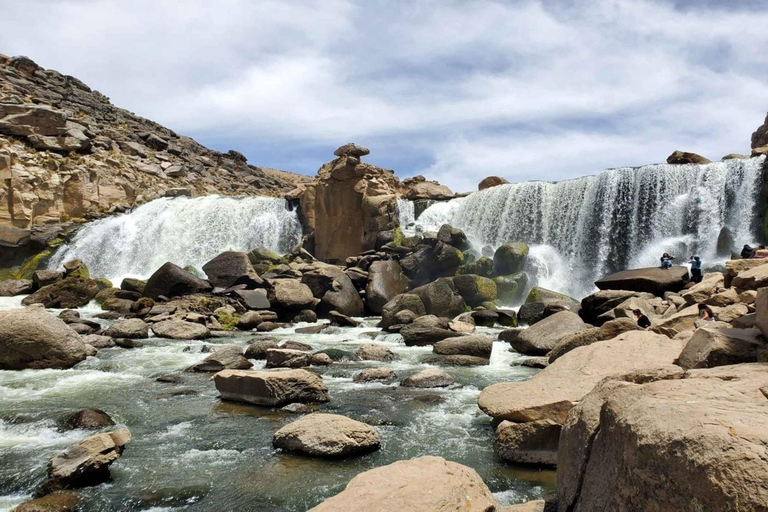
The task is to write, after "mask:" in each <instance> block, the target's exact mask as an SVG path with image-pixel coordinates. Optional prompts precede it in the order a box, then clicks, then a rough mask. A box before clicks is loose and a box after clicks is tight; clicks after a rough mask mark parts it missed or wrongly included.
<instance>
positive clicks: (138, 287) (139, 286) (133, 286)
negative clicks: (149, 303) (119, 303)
mask: <svg viewBox="0 0 768 512" xmlns="http://www.w3.org/2000/svg"><path fill="white" fill-rule="evenodd" d="M146 286H147V282H146V281H145V280H143V279H134V278H132V277H126V278H125V279H123V281H122V282H121V283H120V289H121V290H125V291H127V292H135V293H140V294H141V295H144V288H146Z"/></svg>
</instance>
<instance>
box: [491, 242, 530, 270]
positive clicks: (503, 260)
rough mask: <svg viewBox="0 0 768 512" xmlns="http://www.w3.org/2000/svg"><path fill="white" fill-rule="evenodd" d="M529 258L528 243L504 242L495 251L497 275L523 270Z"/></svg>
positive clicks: (494, 258) (494, 263) (494, 266)
mask: <svg viewBox="0 0 768 512" xmlns="http://www.w3.org/2000/svg"><path fill="white" fill-rule="evenodd" d="M527 258H528V244H526V243H523V242H515V243H508V244H502V245H501V246H499V248H498V249H496V252H494V253H493V271H494V272H495V273H496V274H497V275H501V276H503V275H509V274H517V273H518V272H522V270H523V266H524V265H525V260H526V259H527Z"/></svg>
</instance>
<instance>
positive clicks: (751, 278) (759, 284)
mask: <svg viewBox="0 0 768 512" xmlns="http://www.w3.org/2000/svg"><path fill="white" fill-rule="evenodd" d="M763 261H765V260H763ZM731 285H732V286H734V287H735V288H739V289H740V290H757V289H758V288H764V287H766V286H768V264H766V265H758V266H756V267H753V268H750V269H748V270H744V271H742V272H739V273H738V274H737V275H736V277H734V278H733V281H732V282H731Z"/></svg>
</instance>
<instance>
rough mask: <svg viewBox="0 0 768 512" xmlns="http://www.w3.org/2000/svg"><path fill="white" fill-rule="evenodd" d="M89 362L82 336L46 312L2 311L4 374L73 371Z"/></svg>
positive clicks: (0, 329) (0, 351)
mask: <svg viewBox="0 0 768 512" xmlns="http://www.w3.org/2000/svg"><path fill="white" fill-rule="evenodd" d="M85 358H86V347H85V344H84V343H83V342H82V340H81V339H80V336H78V335H77V333H76V332H75V331H73V330H72V329H71V328H70V327H69V326H68V325H67V324H65V323H64V322H63V321H62V320H61V319H59V318H57V317H55V316H53V315H52V314H50V313H48V312H47V311H45V310H44V309H43V308H41V307H39V306H33V307H28V308H23V309H10V310H5V311H0V370H23V369H26V368H35V369H40V368H71V367H72V366H74V365H76V364H77V363H79V362H80V361H82V360H84V359H85Z"/></svg>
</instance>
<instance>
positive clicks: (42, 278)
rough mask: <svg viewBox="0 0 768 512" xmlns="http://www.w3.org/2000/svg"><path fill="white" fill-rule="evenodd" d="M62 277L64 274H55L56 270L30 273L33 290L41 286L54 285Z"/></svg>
mask: <svg viewBox="0 0 768 512" xmlns="http://www.w3.org/2000/svg"><path fill="white" fill-rule="evenodd" d="M63 277H64V273H63V272H57V271H56V270H35V271H34V273H32V283H34V285H35V288H42V287H43V286H48V285H49V284H53V283H55V282H56V281H58V280H59V279H61V278H63Z"/></svg>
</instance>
